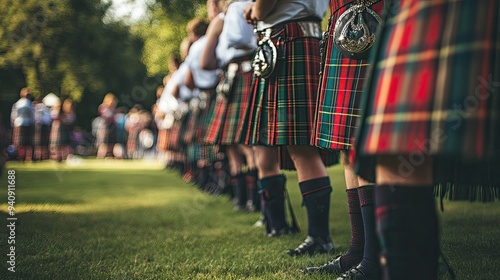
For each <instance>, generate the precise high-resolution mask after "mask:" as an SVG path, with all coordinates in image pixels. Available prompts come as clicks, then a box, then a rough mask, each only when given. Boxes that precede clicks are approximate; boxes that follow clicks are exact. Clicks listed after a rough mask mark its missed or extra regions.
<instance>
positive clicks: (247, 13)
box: [243, 2, 255, 23]
mask: <svg viewBox="0 0 500 280" xmlns="http://www.w3.org/2000/svg"><path fill="white" fill-rule="evenodd" d="M254 7H255V3H253V2H252V3H249V4H248V5H247V6H246V7H245V9H243V17H244V18H245V19H246V21H247V23H252V12H253V8H254Z"/></svg>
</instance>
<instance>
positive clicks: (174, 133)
mask: <svg viewBox="0 0 500 280" xmlns="http://www.w3.org/2000/svg"><path fill="white" fill-rule="evenodd" d="M181 126H182V120H175V121H174V123H173V124H172V128H170V129H169V130H168V138H167V150H169V151H178V150H179V149H180V140H181Z"/></svg>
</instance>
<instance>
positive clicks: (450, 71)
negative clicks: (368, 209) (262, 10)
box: [356, 0, 500, 199]
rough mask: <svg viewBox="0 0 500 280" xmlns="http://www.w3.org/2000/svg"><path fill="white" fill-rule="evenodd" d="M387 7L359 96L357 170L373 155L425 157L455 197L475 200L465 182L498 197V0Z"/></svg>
mask: <svg viewBox="0 0 500 280" xmlns="http://www.w3.org/2000/svg"><path fill="white" fill-rule="evenodd" d="M388 10H389V13H388V15H389V16H388V17H387V20H386V23H385V25H384V27H383V28H382V30H381V33H380V36H379V38H380V40H378V43H379V44H378V46H377V47H376V49H375V53H373V55H374V67H373V69H372V72H371V73H370V80H369V81H368V83H367V87H366V90H367V91H366V93H365V94H364V95H363V105H362V108H363V109H364V114H363V116H362V118H361V122H360V130H359V137H358V139H357V143H356V148H357V159H358V164H359V167H361V168H360V170H363V168H362V167H363V164H364V161H365V159H367V158H369V157H371V156H376V155H394V156H397V155H400V154H408V155H410V156H411V157H410V158H413V159H414V161H417V159H419V158H421V157H422V156H425V157H430V156H432V157H433V158H435V159H436V160H435V165H436V172H435V177H436V178H435V180H436V182H438V183H441V185H442V186H450V184H452V185H453V186H454V187H455V189H454V190H453V191H452V192H453V193H455V194H457V193H462V194H463V193H466V194H465V195H464V196H462V194H461V195H458V196H459V197H468V198H469V199H475V198H472V197H471V196H470V193H471V188H470V186H471V184H473V185H476V186H477V185H478V184H485V186H486V188H485V189H484V191H486V192H491V191H492V189H491V188H489V186H495V187H496V189H494V190H493V191H496V197H498V190H499V186H498V185H499V184H500V178H499V175H498V174H499V173H500V172H498V170H500V161H499V159H500V117H499V116H500V95H499V88H500V2H499V1H496V0H481V1H456V0H455V1H451V0H441V1H437V0H436V1H418V0H401V1H390V5H389V7H388ZM416 163H418V162H413V163H411V162H410V164H414V165H415V164H416ZM488 170H490V171H494V172H489V171H488ZM461 172H464V173H461ZM361 175H363V174H361ZM456 175H460V176H456ZM462 176H463V177H468V178H467V182H463V181H462V180H461V179H460V178H461V177H462ZM461 186H465V187H463V188H462V187H461ZM477 190H478V189H477V188H475V189H474V192H475V191H477ZM474 192H472V193H474ZM480 192H483V191H480ZM448 193H450V192H448ZM489 195H491V193H489V194H484V196H489ZM479 196H483V194H480V195H479Z"/></svg>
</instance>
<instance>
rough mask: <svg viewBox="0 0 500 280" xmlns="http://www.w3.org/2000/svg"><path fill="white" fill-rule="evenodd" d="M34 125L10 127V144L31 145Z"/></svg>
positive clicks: (17, 145)
mask: <svg viewBox="0 0 500 280" xmlns="http://www.w3.org/2000/svg"><path fill="white" fill-rule="evenodd" d="M33 134H34V126H33V125H25V126H16V127H14V129H12V145H14V146H15V147H21V146H32V145H33Z"/></svg>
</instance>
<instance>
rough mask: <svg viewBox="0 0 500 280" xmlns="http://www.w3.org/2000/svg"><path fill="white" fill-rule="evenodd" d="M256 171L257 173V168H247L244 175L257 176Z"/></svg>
mask: <svg viewBox="0 0 500 280" xmlns="http://www.w3.org/2000/svg"><path fill="white" fill-rule="evenodd" d="M258 173H259V172H258V171H257V169H248V171H247V173H246V175H247V176H255V177H257V174H258Z"/></svg>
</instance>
